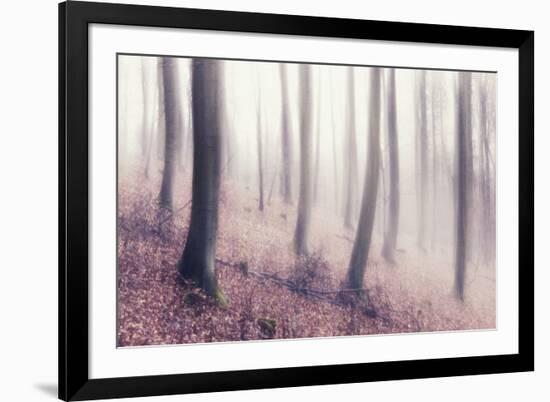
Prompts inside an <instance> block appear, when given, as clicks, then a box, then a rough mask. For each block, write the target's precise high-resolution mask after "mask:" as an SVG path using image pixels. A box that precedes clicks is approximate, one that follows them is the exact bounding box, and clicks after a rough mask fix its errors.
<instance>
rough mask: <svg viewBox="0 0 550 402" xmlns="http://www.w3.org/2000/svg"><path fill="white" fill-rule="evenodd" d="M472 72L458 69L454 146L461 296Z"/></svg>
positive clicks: (457, 281) (457, 266)
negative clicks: (459, 71) (455, 144)
mask: <svg viewBox="0 0 550 402" xmlns="http://www.w3.org/2000/svg"><path fill="white" fill-rule="evenodd" d="M471 86H472V75H471V73H464V72H463V73H459V76H458V115H457V146H456V159H457V162H456V169H457V172H456V177H457V185H456V250H455V252H456V255H455V293H456V296H457V297H458V298H459V299H460V300H462V301H463V300H464V278H465V275H466V263H467V244H466V235H467V233H468V214H469V205H468V204H469V201H470V196H469V190H470V178H471V168H470V165H471V135H472V134H471V130H472V126H471V106H470V104H471Z"/></svg>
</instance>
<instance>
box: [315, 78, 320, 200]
mask: <svg viewBox="0 0 550 402" xmlns="http://www.w3.org/2000/svg"><path fill="white" fill-rule="evenodd" d="M317 84H318V85H317V113H316V114H315V121H316V122H317V127H316V131H317V138H316V140H315V168H314V169H315V173H314V174H315V181H314V184H313V202H315V203H317V199H318V191H319V169H320V167H319V160H320V159H321V158H320V156H321V84H322V80H321V72H320V71H319V77H318V79H317Z"/></svg>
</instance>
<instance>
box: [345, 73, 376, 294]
mask: <svg viewBox="0 0 550 402" xmlns="http://www.w3.org/2000/svg"><path fill="white" fill-rule="evenodd" d="M380 74H381V70H380V69H378V68H373V69H371V72H370V80H371V85H370V91H371V92H370V113H369V117H370V118H369V141H368V143H369V145H368V155H367V166H366V172H365V184H364V187H363V197H362V201H361V211H360V215H359V224H358V226H357V232H356V234H355V241H354V243H353V249H352V252H351V259H350V262H349V266H348V271H347V275H346V281H345V284H346V287H348V288H350V289H358V288H362V287H363V278H364V276H365V270H366V267H367V261H368V257H369V249H370V245H371V237H372V229H373V224H374V215H375V212H376V198H377V193H378V176H379V173H380V166H379V164H380Z"/></svg>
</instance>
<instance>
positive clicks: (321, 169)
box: [117, 55, 497, 314]
mask: <svg viewBox="0 0 550 402" xmlns="http://www.w3.org/2000/svg"><path fill="white" fill-rule="evenodd" d="M165 60H168V59H167V58H164V59H163V58H159V57H152V56H137V55H119V56H118V61H117V62H118V88H117V100H118V127H117V133H118V169H119V193H120V192H122V193H124V191H126V190H125V189H126V187H124V186H123V185H124V184H125V183H127V184H128V183H131V184H132V185H133V186H137V187H138V188H139V187H142V188H148V189H151V190H150V191H151V192H152V193H155V192H158V191H159V190H160V182H161V177H162V175H163V170H164V167H165V166H167V165H166V158H165V153H166V149H167V148H166V147H165V138H167V137H166V135H165V133H166V132H167V131H166V122H167V121H169V118H168V117H169V116H168V115H167V114H166V111H167V110H166V105H167V103H166V100H167V99H175V101H174V103H173V104H172V105H171V107H172V109H171V110H170V116H172V115H173V116H175V117H174V118H175V121H174V127H175V128H174V133H175V137H174V147H175V148H176V150H175V158H176V162H174V164H175V166H176V168H175V171H174V177H173V178H170V180H171V181H173V187H174V190H173V194H174V198H175V200H174V205H175V206H174V207H173V208H171V209H172V210H173V211H179V209H181V208H183V207H187V202H189V201H190V198H191V187H192V185H191V182H192V177H193V166H194V164H193V158H194V140H193V138H194V137H193V130H194V124H193V116H196V114H194V113H193V110H192V108H193V104H194V102H193V96H201V95H200V94H194V95H193V94H192V92H193V88H194V87H193V79H192V71H193V67H192V66H193V60H192V59H190V58H171V59H170V60H171V64H170V65H171V67H170V68H172V69H173V72H174V77H175V80H174V82H173V83H172V87H170V88H169V90H170V91H173V92H174V94H175V95H174V96H172V94H170V97H167V96H165V95H166V94H165V91H166V89H165V88H167V87H166V80H164V81H163V71H167V70H166V68H168V67H164V68H163V63H166V62H165ZM206 62H208V61H206ZM211 62H213V61H212V60H211ZM216 64H217V66H218V70H217V71H219V82H217V81H216V82H217V85H218V86H217V87H216V91H215V92H209V93H210V94H212V93H215V94H216V95H215V98H216V99H215V100H214V101H215V102H214V103H215V104H216V105H218V106H219V111H218V113H217V114H216V113H214V114H212V115H211V116H210V117H209V118H210V119H212V121H213V123H212V124H213V125H212V127H214V128H216V127H217V128H218V130H219V133H220V134H219V136H220V141H221V143H220V149H219V151H220V152H219V158H220V168H219V173H220V176H221V178H220V181H221V188H222V193H221V195H220V197H221V198H220V201H219V209H220V211H219V213H220V216H222V215H223V214H224V213H226V212H227V211H230V210H231V213H232V214H238V215H239V219H242V220H243V221H247V220H250V221H252V220H254V221H255V220H256V219H259V220H258V222H259V223H258V225H260V228H259V229H258V230H266V231H268V230H270V227H271V226H270V225H271V222H272V221H271V218H269V219H268V218H267V217H271V216H273V217H275V218H277V217H279V219H283V220H285V225H287V226H288V236H286V238H285V237H284V236H283V237H282V239H283V240H282V242H285V243H286V242H288V243H291V242H292V238H293V235H294V236H295V233H294V226H293V225H294V224H295V221H292V220H293V219H295V217H296V214H297V213H298V212H297V209H298V206H299V204H300V202H302V201H303V200H301V199H300V198H301V196H300V194H302V195H303V194H304V191H306V193H307V194H309V196H310V198H311V201H310V202H308V206H307V208H309V209H310V210H311V212H312V215H311V218H310V220H311V225H310V226H311V229H310V235H308V239H307V243H308V253H309V254H312V253H319V254H323V255H325V257H326V258H327V260H329V262H333V264H331V270H332V271H333V273H334V276H335V277H337V278H343V276H344V273H345V271H346V269H348V262H349V255H348V256H347V257H342V258H341V259H339V258H340V257H338V258H336V257H331V253H333V254H334V255H337V254H338V252H334V249H335V247H337V246H336V245H335V244H336V243H335V242H336V240H331V239H335V236H336V237H339V238H345V239H347V240H346V241H345V243H349V244H348V245H347V246H346V247H351V243H357V242H360V239H359V238H358V236H359V235H358V232H359V231H358V224H359V222H361V221H360V217H361V211H362V209H365V210H372V211H373V213H374V224H373V228H372V240H369V241H368V242H367V251H366V255H367V256H368V263H366V266H367V268H366V273H365V276H366V277H367V278H368V277H369V275H370V274H369V269H370V264H371V262H372V261H380V264H382V263H383V261H384V258H382V251H381V249H382V243H383V242H384V238H385V237H387V235H388V231H390V230H391V229H389V227H390V226H391V225H390V224H389V222H390V218H391V215H392V208H390V204H391V197H392V196H391V194H390V193H391V189H392V183H393V185H394V187H393V189H394V191H395V192H396V194H397V201H394V204H392V205H394V209H393V211H395V210H397V219H396V222H397V223H395V226H396V241H395V246H394V247H393V248H394V249H395V250H392V252H391V253H390V254H391V256H390V257H389V258H385V260H386V261H385V263H384V264H387V265H388V266H389V267H392V268H391V269H394V270H395V269H397V273H396V274H395V275H399V268H400V267H402V266H407V267H408V268H407V269H410V265H411V264H413V262H414V266H415V267H420V268H415V269H419V270H421V269H422V268H421V267H422V266H423V265H430V266H435V267H436V268H434V269H435V270H437V271H440V272H441V278H442V279H441V281H447V282H446V283H445V284H444V285H443V286H445V287H446V288H448V289H449V293H450V294H453V288H455V293H456V287H457V286H458V287H459V288H460V286H461V285H457V281H459V279H457V278H458V277H457V275H461V274H457V272H459V271H460V270H458V271H457V264H458V263H457V261H458V259H459V258H458V257H457V253H462V252H461V251H460V241H461V240H460V237H461V236H462V235H460V230H459V231H458V232H457V228H458V227H459V226H460V225H462V227H463V228H464V234H463V236H462V237H463V238H464V244H465V250H464V252H463V253H462V254H463V255H464V258H465V261H466V262H465V268H464V271H465V276H466V278H467V279H466V284H467V289H466V293H468V292H470V293H471V298H472V299H476V297H477V294H476V292H482V291H483V290H482V289H483V288H484V287H486V285H487V283H484V282H483V281H481V283H482V285H480V280H479V277H485V278H489V281H491V280H493V281H494V278H495V240H496V235H495V205H496V197H495V188H496V182H495V177H496V142H495V141H496V89H497V75H496V74H494V73H481V72H479V73H478V72H472V73H470V72H456V71H437V70H415V69H405V68H397V69H391V68H371V67H365V66H352V67H350V66H341V65H315V64H312V65H308V66H307V72H304V71H305V70H301V68H303V67H305V66H304V65H301V64H296V63H279V62H257V61H240V60H219V61H217V62H216ZM165 66H166V64H165ZM391 72H393V74H390V73H391ZM301 74H302V75H301ZM303 77H308V78H307V84H308V85H304V79H303ZM391 77H395V80H394V81H393V79H392V78H391ZM377 80H378V81H377ZM377 82H378V84H379V86H380V90H379V92H377V91H374V92H376V93H375V95H374V96H373V93H374V92H373V89H372V86H373V85H376V83H377ZM392 82H393V88H394V93H393V97H390V95H391V89H389V88H392V86H390V83H392ZM210 83H211V82H210ZM373 83H375V84H373ZM204 85H206V86H208V85H209V82H208V81H206V84H204ZM197 88H198V87H197ZM202 96H208V95H202ZM391 99H394V101H395V104H394V106H392V104H391V102H389V100H391ZM211 100H212V99H211ZM373 102H375V103H376V104H374V103H373ZM375 106H377V107H378V109H379V111H380V113H379V115H378V114H377V113H375V114H374V115H373V110H377V108H376V107H375ZM195 113H197V111H195ZM306 114H307V116H306ZM206 116H208V111H206ZM391 116H394V117H395V120H394V121H393V125H394V126H392V120H391ZM459 116H462V117H460V118H459ZM214 121H215V122H214ZM373 122H379V128H378V130H376V129H373V127H377V125H374V126H373ZM206 123H208V118H207V122H206ZM206 123H205V124H206ZM304 124H305V125H304ZM285 127H286V128H285ZM304 127H305V128H304ZM308 127H309V128H308ZM392 127H394V128H392ZM304 130H307V131H308V132H309V137H308V141H309V142H307V141H306V142H303V141H301V140H303V138H302V137H301V135H302V133H303V132H304ZM373 130H376V133H375V134H373ZM285 132H286V133H287V137H286V138H287V143H286V145H285V139H284V138H285ZM392 132H393V133H394V134H395V137H393V138H394V140H395V143H394V144H395V148H393V149H394V150H395V152H396V154H395V155H396V156H395V159H394V160H395V162H396V165H395V166H397V171H394V172H393V173H394V174H393V175H392V171H391V163H392V159H391V158H392V156H391V152H390V150H391V149H390V148H391V147H390V142H389V141H390V138H392V137H391V133H392ZM195 135H196V133H195ZM373 136H375V137H376V141H374V140H373V138H375V137H373ZM195 138H197V137H195ZM461 141H462V142H461ZM303 144H309V145H308V148H309V149H308V152H309V156H308V162H309V163H308V164H307V166H306V170H305V172H304V170H303V169H304V166H303V165H302V164H301V161H303V157H304V154H303V153H301V150H302V149H303ZM372 144H376V145H375V146H376V148H377V149H369V148H372V146H373V145H372ZM283 148H285V149H283ZM195 155H196V154H195ZM206 155H207V157H208V155H209V154H208V153H207V154H206ZM212 155H214V154H212ZM369 155H370V157H372V155H376V156H377V159H378V160H379V161H378V163H377V164H376V165H377V166H378V167H379V169H378V172H374V173H376V178H377V180H375V181H372V180H371V182H372V183H374V184H375V187H374V194H375V200H374V201H373V202H367V201H365V200H364V199H365V197H367V196H368V195H369V193H370V194H372V191H370V192H369V189H366V188H365V186H366V184H365V183H367V182H368V180H366V179H367V178H368V177H367V176H368V175H369V174H370V175H373V174H374V173H373V172H372V171H369V168H368V167H369V166H376V165H373V164H372V163H371V164H368V162H369ZM212 158H214V159H215V156H212ZM195 166H197V165H195ZM285 170H286V172H287V173H286V174H285ZM460 172H465V173H464V174H461V173H460ZM304 177H309V179H308V180H307V181H309V183H308V188H306V189H305V190H304V189H302V188H301V185H303V182H304ZM396 178H397V179H398V183H394V182H395V180H396ZM285 180H288V186H289V190H290V191H288V194H287V192H285ZM194 185H195V184H193V186H194ZM371 185H372V184H371ZM225 194H228V195H227V197H229V198H227V199H230V200H231V201H226V198H224V197H226V196H225ZM460 194H464V197H462V198H461V197H460ZM123 195H124V194H123ZM155 195H156V194H155ZM459 200H462V201H459ZM285 201H286V202H285ZM251 205H252V206H253V207H251ZM457 205H458V209H457ZM461 205H462V207H463V208H462V209H461V207H460V206H461ZM216 206H217V204H216ZM178 208H179V209H178ZM395 208H396V209H395ZM250 209H253V211H250ZM224 211H225V212H224ZM457 211H458V212H457ZM460 211H467V213H465V214H462V215H460V214H459V212H460ZM174 213H175V212H174ZM251 213H253V214H254V217H253V218H252V217H251V215H250V214H251ZM365 213H366V212H365ZM247 214H248V215H247ZM119 215H120V214H119ZM298 215H299V213H298ZM461 216H462V219H464V220H465V221H461V218H460V217H461ZM262 217H264V218H262ZM275 218H273V219H275ZM182 219H183V222H184V223H182V225H184V226H185V225H187V223H185V222H187V220H188V219H189V216H188V215H185V216H182ZM224 219H225V218H220V224H219V230H220V231H221V232H223V233H225V231H228V230H233V231H236V232H238V231H239V227H233V228H228V227H224V225H223V223H224ZM262 219H263V220H262ZM277 225H278V224H277ZM185 227H187V226H185ZM262 227H263V228H264V229H262ZM277 227H278V226H277ZM184 231H185V229H184ZM457 233H459V234H458V235H457ZM331 236H332V237H331ZM457 236H459V237H457ZM257 241H258V242H260V241H261V237H258V240H257ZM368 243H370V245H371V247H370V252H369V244H368ZM281 246H285V247H286V246H287V245H286V244H283V245H281ZM181 247H182V248H183V244H182V245H181ZM219 247H220V245H219V244H218V248H219ZM457 250H458V251H457ZM179 251H181V250H179ZM347 252H348V251H346V253H347ZM349 252H350V253H351V249H350V250H349ZM255 253H256V251H255V250H254V249H246V250H244V251H242V252H241V253H240V254H239V255H244V256H247V255H248V256H249V258H255V257H257V256H255ZM343 253H344V252H343ZM218 254H219V253H218ZM218 254H216V256H218ZM258 258H259V257H258ZM331 258H332V261H331ZM365 258H367V257H365ZM339 261H343V262H340V263H338V262H339ZM180 269H181V268H180ZM350 269H351V268H350ZM411 275H412V277H413V278H414V273H412V274H411ZM463 281H464V279H463ZM468 284H469V285H468ZM462 286H464V285H462ZM468 286H470V287H469V288H468ZM476 286H477V287H476ZM360 287H361V286H360ZM487 292H490V293H492V294H493V296H492V297H491V298H490V300H491V303H493V302H494V283H493V284H492V285H491V287H490V289H489V290H487ZM458 293H459V298H460V299H464V289H462V290H460V289H459V290H458ZM490 307H491V308H494V305H493V304H491V306H490ZM493 314H494V311H493Z"/></svg>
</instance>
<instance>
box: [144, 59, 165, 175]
mask: <svg viewBox="0 0 550 402" xmlns="http://www.w3.org/2000/svg"><path fill="white" fill-rule="evenodd" d="M159 63H160V62H159V61H157V62H156V63H155V66H154V68H155V72H156V74H154V77H155V79H154V81H153V82H154V85H155V88H156V91H155V92H156V93H155V96H156V97H155V102H154V109H153V110H152V115H154V117H155V119H154V121H152V122H151V123H150V124H149V126H150V127H151V130H150V131H149V135H148V146H147V153H146V155H145V168H144V176H145V178H146V179H148V178H149V176H150V174H151V169H152V165H154V161H153V159H154V155H155V153H156V152H157V148H158V139H159V136H160V132H161V130H162V125H161V124H160V123H161V119H162V116H163V114H162V113H163V110H162V109H163V108H162V104H163V102H164V100H163V97H162V84H161V78H160V76H161V75H160V64H159Z"/></svg>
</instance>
